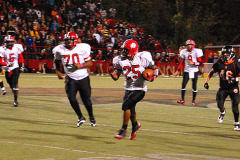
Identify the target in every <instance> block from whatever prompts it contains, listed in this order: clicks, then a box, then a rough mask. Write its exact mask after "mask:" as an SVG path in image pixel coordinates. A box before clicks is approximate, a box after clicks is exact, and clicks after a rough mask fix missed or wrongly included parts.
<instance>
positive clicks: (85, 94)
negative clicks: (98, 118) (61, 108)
mask: <svg viewBox="0 0 240 160" xmlns="http://www.w3.org/2000/svg"><path fill="white" fill-rule="evenodd" d="M65 91H66V93H67V97H68V99H69V101H70V104H71V106H72V108H73V109H74V111H75V112H76V114H77V115H78V117H79V118H81V116H82V112H81V110H80V107H79V103H78V101H77V98H76V95H77V92H79V94H80V97H81V99H82V102H83V104H84V106H85V107H86V109H87V111H88V114H89V117H93V110H92V101H91V86H90V79H89V76H88V77H86V78H84V79H81V80H74V79H72V78H70V77H68V76H67V77H66V85H65Z"/></svg>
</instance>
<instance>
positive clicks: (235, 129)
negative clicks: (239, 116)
mask: <svg viewBox="0 0 240 160" xmlns="http://www.w3.org/2000/svg"><path fill="white" fill-rule="evenodd" d="M239 130H240V128H239V122H234V131H239Z"/></svg>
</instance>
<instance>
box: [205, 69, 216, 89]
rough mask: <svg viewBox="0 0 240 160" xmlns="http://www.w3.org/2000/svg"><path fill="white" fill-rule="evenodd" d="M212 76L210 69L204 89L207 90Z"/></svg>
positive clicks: (212, 72) (212, 71)
mask: <svg viewBox="0 0 240 160" xmlns="http://www.w3.org/2000/svg"><path fill="white" fill-rule="evenodd" d="M213 74H214V70H213V69H212V70H211V71H210V72H209V73H208V76H207V79H206V81H205V83H204V88H206V89H207V90H208V89H209V85H208V82H209V81H210V79H211V78H212V76H213Z"/></svg>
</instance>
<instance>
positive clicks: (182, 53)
mask: <svg viewBox="0 0 240 160" xmlns="http://www.w3.org/2000/svg"><path fill="white" fill-rule="evenodd" d="M185 50H186V49H182V50H181V51H180V57H181V58H182V59H184V52H185Z"/></svg>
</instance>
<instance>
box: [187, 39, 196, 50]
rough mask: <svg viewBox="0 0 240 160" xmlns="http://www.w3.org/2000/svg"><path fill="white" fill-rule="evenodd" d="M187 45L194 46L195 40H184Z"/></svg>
mask: <svg viewBox="0 0 240 160" xmlns="http://www.w3.org/2000/svg"><path fill="white" fill-rule="evenodd" d="M187 45H193V47H194V48H195V42H194V41H193V40H191V39H189V40H187V41H186V46H187Z"/></svg>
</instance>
